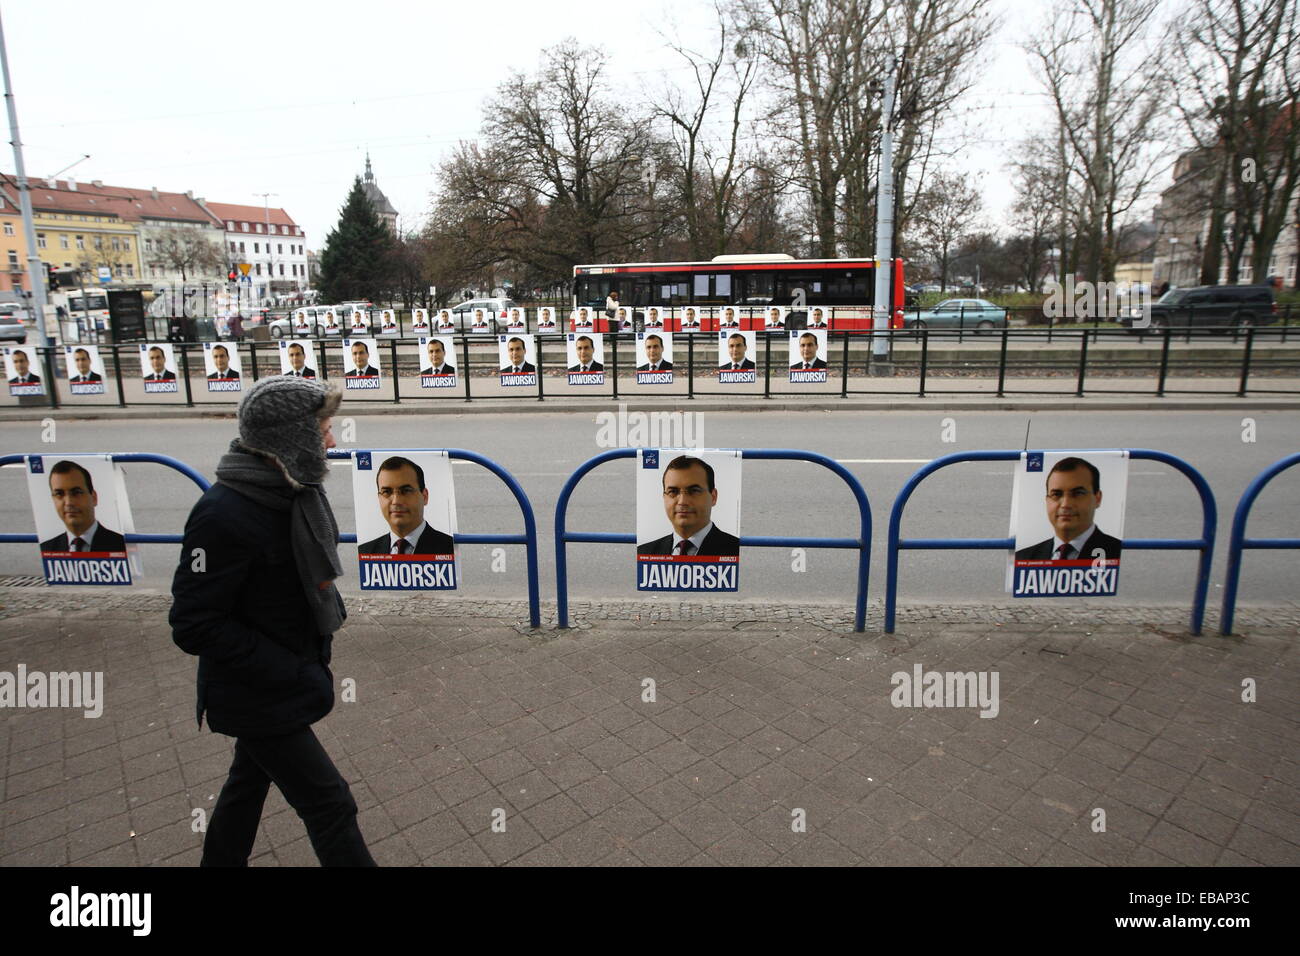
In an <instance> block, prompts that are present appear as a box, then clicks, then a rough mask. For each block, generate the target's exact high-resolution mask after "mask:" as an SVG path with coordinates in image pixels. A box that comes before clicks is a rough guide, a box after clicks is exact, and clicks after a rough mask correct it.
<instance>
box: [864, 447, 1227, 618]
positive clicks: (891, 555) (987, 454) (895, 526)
mask: <svg viewBox="0 0 1300 956" xmlns="http://www.w3.org/2000/svg"><path fill="white" fill-rule="evenodd" d="M1114 450H1117V449H1096V448H1094V449H1081V450H1080V451H1081V453H1082V452H1084V451H1114ZM1020 455H1021V452H1019V451H969V452H957V453H956V454H952V455H944V456H943V457H942V458H936V459H935V460H934V461H932V462H930V463H929V464H928V465H925V466H923V467H921V468H920V469H918V470H917V471H916V473H915V474H913V475H912V477H911V478H909V479H908V480H907V483H906V484H905V485H904V486H903V490H902V491H900V492H899V494H898V497H897V498H896V499H895V500H894V506H893V508H892V509H891V510H890V513H889V543H888V562H887V569H886V580H885V633H886V634H892V633H894V612H895V609H896V604H897V598H898V552H899V551H901V550H902V549H904V548H909V549H913V550H953V551H957V550H967V549H969V550H988V551H1010V550H1011V549H1012V548H1014V547H1015V545H1016V542H1015V539H1014V538H906V539H900V538H899V527H900V525H901V524H902V520H903V509H904V507H906V505H907V500H908V499H909V498H910V497H911V496H912V492H913V491H914V490H915V489H916V486H917V485H919V484H920V483H921V482H922V481H923V480H924V479H925V478H926V477H927V476H929V475H931V474H933V473H934V472H936V471H938V470H939V469H940V468H946V467H947V466H948V465H955V464H957V463H959V462H967V461H1019V459H1020ZM1128 456H1129V458H1131V459H1145V460H1150V461H1161V462H1164V463H1165V464H1167V465H1172V466H1173V467H1174V468H1177V469H1178V470H1179V471H1181V472H1182V473H1183V474H1184V475H1186V476H1187V477H1188V479H1189V480H1190V481H1191V482H1192V484H1193V485H1194V486H1195V487H1196V490H1197V492H1198V493H1199V494H1200V496H1201V515H1202V525H1201V536H1200V537H1199V538H1187V539H1178V538H1125V539H1124V550H1125V551H1139V550H1154V551H1182V550H1188V551H1192V550H1195V551H1200V552H1201V560H1200V563H1199V566H1198V569H1197V574H1196V591H1195V594H1194V597H1193V600H1192V623H1191V629H1192V633H1193V634H1200V633H1201V625H1202V623H1203V622H1204V619H1205V597H1206V593H1207V592H1208V590H1209V586H1210V559H1211V557H1212V555H1213V553H1214V528H1215V523H1216V521H1217V520H1218V509H1217V508H1216V506H1215V503H1214V493H1213V492H1212V491H1210V486H1209V485H1208V484H1207V483H1206V481H1205V478H1204V476H1202V475H1201V473H1200V472H1199V471H1197V470H1196V469H1195V468H1193V467H1192V466H1191V465H1189V464H1187V462H1185V461H1183V460H1182V459H1181V458H1176V457H1174V456H1173V455H1169V454H1166V453H1165V452H1162V451H1151V450H1150V449H1146V448H1131V449H1129V450H1128Z"/></svg>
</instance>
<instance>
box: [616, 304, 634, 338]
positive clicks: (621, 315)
mask: <svg viewBox="0 0 1300 956" xmlns="http://www.w3.org/2000/svg"><path fill="white" fill-rule="evenodd" d="M614 326H615V328H617V329H619V330H620V331H623V332H627V331H629V330H630V329H631V328H632V310H631V309H628V308H624V307H621V306H620V307H619V308H618V309H615V310H614Z"/></svg>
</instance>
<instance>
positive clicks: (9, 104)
mask: <svg viewBox="0 0 1300 956" xmlns="http://www.w3.org/2000/svg"><path fill="white" fill-rule="evenodd" d="M0 71H3V73H4V81H5V108H6V109H7V110H8V112H9V135H10V136H11V137H12V140H11V141H12V143H13V146H14V170H15V173H16V176H15V178H16V179H17V181H18V205H19V208H20V209H21V210H22V214H23V237H24V239H25V240H26V242H27V281H28V282H29V283H30V284H31V287H32V303H33V305H34V307H35V309H36V328H37V330H38V331H39V333H40V337H41V344H42V345H44V346H46V347H47V348H48V347H49V346H52V345H53V344H54V340H53V339H51V338H50V335H49V333H48V332H47V331H46V329H45V269H43V268H42V267H41V256H40V252H38V251H37V249H36V226H35V224H33V222H32V196H31V191H30V188H29V187H28V185H27V170H26V167H25V166H24V165H23V140H22V137H21V136H20V135H19V134H18V110H17V108H16V107H15V106H14V94H13V84H11V83H10V82H9V50H8V47H7V46H6V44H5V31H4V24H3V23H0ZM83 302H84V300H83Z"/></svg>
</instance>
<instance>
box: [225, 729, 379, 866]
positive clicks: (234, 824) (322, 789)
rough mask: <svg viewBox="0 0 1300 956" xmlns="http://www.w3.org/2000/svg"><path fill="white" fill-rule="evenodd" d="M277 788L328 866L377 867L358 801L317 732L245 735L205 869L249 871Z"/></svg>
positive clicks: (238, 741)
mask: <svg viewBox="0 0 1300 956" xmlns="http://www.w3.org/2000/svg"><path fill="white" fill-rule="evenodd" d="M272 783H274V784H275V785H276V786H277V787H279V788H280V792H281V793H282V794H284V798H285V800H287V801H288V802H289V806H291V807H293V808H294V810H296V811H297V812H298V816H300V817H301V818H302V822H303V823H305V824H306V825H307V836H308V838H309V839H310V840H311V845H312V849H314V850H315V851H316V856H317V858H318V859H319V860H320V862H321V866H375V865H376V864H375V861H374V858H373V857H371V855H370V851H369V850H368V849H366V841H365V840H364V839H363V838H362V836H361V829H360V828H359V827H358V826H357V802H356V801H355V800H354V799H353V798H352V791H351V790H349V789H348V784H347V781H346V780H344V779H343V775H342V774H340V773H339V771H338V768H337V767H335V766H334V762H333V761H332V760H330V758H329V754H327V753H326V752H325V748H324V747H322V746H321V744H320V741H319V740H317V739H316V735H315V734H314V733H312V729H311V728H310V727H304V728H303V729H302V730H297V731H294V732H293V733H291V734H285V735H283V736H280V737H240V738H238V739H236V740H235V759H234V762H233V763H232V764H231V765H230V775H229V776H228V777H227V778H226V783H225V786H223V787H222V788H221V795H220V796H219V797H217V805H216V806H215V807H214V808H213V810H212V819H211V820H210V821H209V822H208V832H207V836H206V837H205V838H204V840H203V859H202V861H201V862H200V863H199V865H200V866H247V865H248V857H249V855H250V854H251V853H252V852H253V841H254V840H255V839H256V838H257V824H258V823H259V822H260V821H261V819H262V804H263V803H264V802H265V801H266V794H267V792H268V791H269V790H270V787H271V784H272Z"/></svg>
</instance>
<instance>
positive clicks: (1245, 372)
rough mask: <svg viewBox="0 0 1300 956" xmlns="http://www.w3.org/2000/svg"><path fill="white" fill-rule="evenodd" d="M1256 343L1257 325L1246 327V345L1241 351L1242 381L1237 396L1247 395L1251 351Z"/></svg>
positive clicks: (1243, 396)
mask: <svg viewBox="0 0 1300 956" xmlns="http://www.w3.org/2000/svg"><path fill="white" fill-rule="evenodd" d="M1254 344H1255V326H1254V325H1250V326H1247V328H1246V346H1245V348H1244V349H1243V350H1242V353H1241V383H1240V384H1239V385H1238V386H1237V397H1238V398H1245V397H1246V379H1248V378H1249V377H1250V351H1251V348H1252V347H1253V346H1254Z"/></svg>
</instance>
